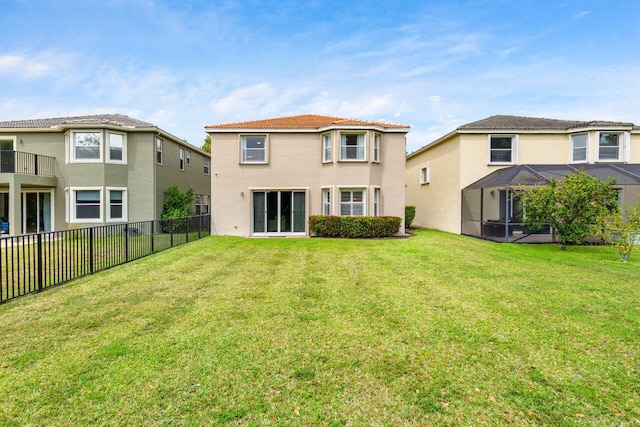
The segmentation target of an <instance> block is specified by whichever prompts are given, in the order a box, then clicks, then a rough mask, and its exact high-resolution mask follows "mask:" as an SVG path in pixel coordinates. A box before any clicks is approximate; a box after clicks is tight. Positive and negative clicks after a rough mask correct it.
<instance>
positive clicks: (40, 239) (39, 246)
mask: <svg viewBox="0 0 640 427" xmlns="http://www.w3.org/2000/svg"><path fill="white" fill-rule="evenodd" d="M37 236H38V237H37V239H38V278H37V280H38V284H37V288H38V291H41V290H42V233H38V234H37Z"/></svg>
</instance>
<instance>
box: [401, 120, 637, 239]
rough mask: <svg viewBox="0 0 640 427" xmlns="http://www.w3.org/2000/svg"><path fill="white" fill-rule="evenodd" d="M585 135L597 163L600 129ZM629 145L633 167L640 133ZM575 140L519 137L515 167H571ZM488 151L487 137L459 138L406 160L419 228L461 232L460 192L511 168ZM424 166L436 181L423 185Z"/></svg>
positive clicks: (533, 135) (409, 201)
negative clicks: (491, 161) (494, 160)
mask: <svg viewBox="0 0 640 427" xmlns="http://www.w3.org/2000/svg"><path fill="white" fill-rule="evenodd" d="M585 132H586V133H588V134H589V146H588V156H589V162H590V163H594V160H595V159H596V152H597V139H596V130H587V131H585ZM503 134H510V135H513V133H508V132H504V133H503ZM629 140H630V156H629V163H640V133H631V134H630V139H629ZM570 141H571V139H570V134H567V133H555V134H553V133H522V132H521V133H518V143H517V144H518V149H517V159H516V161H515V162H514V163H513V164H514V165H515V164H567V163H570V147H571V144H570ZM488 147H489V142H488V134H487V133H482V134H472V133H462V134H460V133H456V134H453V135H452V136H451V137H449V138H448V139H445V140H443V141H440V142H439V143H438V144H437V145H434V146H433V147H431V148H427V149H425V150H423V151H422V152H420V153H418V154H416V155H414V156H412V157H410V158H408V159H407V167H406V185H407V204H408V205H414V206H416V218H415V220H414V225H416V226H420V227H429V228H435V229H439V230H444V231H450V232H454V233H460V221H461V190H462V189H463V188H465V187H467V186H468V185H470V184H472V183H474V182H475V181H477V180H479V179H481V178H483V177H484V176H486V175H488V174H490V173H491V172H493V171H495V170H498V169H501V168H504V167H508V166H511V165H491V164H489V163H488V162H489V151H488V150H489V148H488ZM424 166H429V167H430V175H431V181H430V183H429V184H422V185H421V184H420V182H419V173H420V169H421V168H422V167H424ZM485 197H490V196H489V195H485ZM494 197H497V193H496V194H495V195H494Z"/></svg>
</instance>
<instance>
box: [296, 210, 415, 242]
mask: <svg viewBox="0 0 640 427" xmlns="http://www.w3.org/2000/svg"><path fill="white" fill-rule="evenodd" d="M401 223H402V218H400V217H397V216H334V215H311V216H310V217H309V229H310V230H311V233H312V234H315V235H316V236H318V237H346V238H351V239H353V238H372V237H391V236H394V235H396V234H397V233H398V230H399V229H400V224H401Z"/></svg>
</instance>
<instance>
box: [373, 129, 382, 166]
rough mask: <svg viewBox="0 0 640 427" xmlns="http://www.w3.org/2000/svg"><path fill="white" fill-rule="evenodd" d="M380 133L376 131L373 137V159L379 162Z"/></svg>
mask: <svg viewBox="0 0 640 427" xmlns="http://www.w3.org/2000/svg"><path fill="white" fill-rule="evenodd" d="M380 139H381V137H380V134H379V133H376V134H375V135H374V137H373V161H374V162H380Z"/></svg>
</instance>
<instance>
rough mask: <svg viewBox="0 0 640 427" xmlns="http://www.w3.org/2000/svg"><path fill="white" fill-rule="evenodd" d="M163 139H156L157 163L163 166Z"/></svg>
mask: <svg viewBox="0 0 640 427" xmlns="http://www.w3.org/2000/svg"><path fill="white" fill-rule="evenodd" d="M163 142H164V141H162V138H156V163H157V164H159V165H161V164H162V161H163V158H162V145H163Z"/></svg>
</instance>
